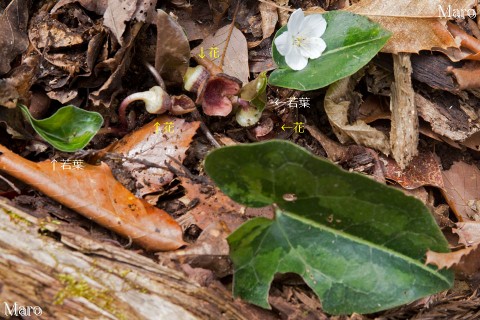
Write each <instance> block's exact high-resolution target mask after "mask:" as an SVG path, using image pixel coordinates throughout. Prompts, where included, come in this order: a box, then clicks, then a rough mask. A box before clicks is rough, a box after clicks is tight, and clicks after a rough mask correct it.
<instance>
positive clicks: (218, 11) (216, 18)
mask: <svg viewBox="0 0 480 320" xmlns="http://www.w3.org/2000/svg"><path fill="white" fill-rule="evenodd" d="M231 2H232V0H208V5H209V6H210V9H211V10H212V13H213V22H214V24H215V25H217V26H218V24H219V23H220V21H221V20H222V18H223V16H224V15H225V13H226V12H227V10H228V8H229V7H230V6H231V5H232V3H231Z"/></svg>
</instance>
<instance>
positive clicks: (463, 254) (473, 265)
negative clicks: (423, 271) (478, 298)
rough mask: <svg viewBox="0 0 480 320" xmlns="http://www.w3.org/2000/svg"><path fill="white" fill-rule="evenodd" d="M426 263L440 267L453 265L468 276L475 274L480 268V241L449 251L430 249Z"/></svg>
mask: <svg viewBox="0 0 480 320" xmlns="http://www.w3.org/2000/svg"><path fill="white" fill-rule="evenodd" d="M425 264H433V265H435V266H437V267H438V268H439V269H443V268H452V267H453V268H454V269H455V270H456V271H457V272H460V273H462V274H464V275H466V276H469V275H473V274H475V273H476V272H477V271H478V270H479V268H480V243H477V244H475V245H474V246H472V247H468V248H465V249H461V250H458V251H454V252H449V253H438V252H434V251H430V250H428V251H427V260H426V262H425Z"/></svg>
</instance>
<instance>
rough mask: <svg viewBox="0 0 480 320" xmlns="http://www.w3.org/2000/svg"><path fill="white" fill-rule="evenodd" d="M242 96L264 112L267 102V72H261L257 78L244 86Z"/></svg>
mask: <svg viewBox="0 0 480 320" xmlns="http://www.w3.org/2000/svg"><path fill="white" fill-rule="evenodd" d="M240 98H242V99H243V100H245V101H248V102H250V103H251V104H252V105H254V106H255V107H256V108H257V110H258V111H260V112H262V111H263V109H264V108H265V104H266V103H267V73H266V72H262V73H260V74H259V75H258V77H257V78H256V79H255V80H252V81H250V82H249V83H247V84H246V85H245V86H243V88H242V91H241V92H240Z"/></svg>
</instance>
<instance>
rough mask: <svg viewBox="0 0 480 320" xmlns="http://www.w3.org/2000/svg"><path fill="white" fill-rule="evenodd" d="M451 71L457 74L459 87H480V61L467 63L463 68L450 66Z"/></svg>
mask: <svg viewBox="0 0 480 320" xmlns="http://www.w3.org/2000/svg"><path fill="white" fill-rule="evenodd" d="M449 71H450V72H451V73H452V74H453V75H454V76H455V80H457V83H458V89H460V90H465V89H478V88H480V63H479V62H472V63H467V64H465V65H464V66H463V67H461V68H450V69H449Z"/></svg>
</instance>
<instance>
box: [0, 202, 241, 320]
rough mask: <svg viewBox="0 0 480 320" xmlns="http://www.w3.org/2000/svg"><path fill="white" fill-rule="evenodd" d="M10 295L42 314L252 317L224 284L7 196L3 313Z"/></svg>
mask: <svg viewBox="0 0 480 320" xmlns="http://www.w3.org/2000/svg"><path fill="white" fill-rule="evenodd" d="M55 238H57V239H58V238H60V240H61V241H58V240H57V239H55ZM5 302H6V303H8V304H9V305H10V306H12V305H13V304H14V303H15V302H16V303H17V305H19V306H39V307H41V308H42V315H41V316H40V317H35V316H34V315H33V313H32V318H30V319H149V320H150V319H247V318H248V317H247V316H246V315H245V314H246V313H245V312H246V311H245V310H242V311H240V310H239V307H238V305H236V304H234V303H233V299H232V297H231V295H230V293H229V292H227V291H225V289H223V288H216V287H213V288H212V287H209V288H204V287H201V286H200V285H199V284H197V283H195V282H193V281H191V280H189V279H187V278H186V277H185V276H184V275H183V274H182V273H180V272H178V271H176V270H172V269H170V268H167V267H165V266H162V265H160V264H158V263H156V262H154V261H153V260H151V259H149V258H147V257H145V256H142V255H139V254H137V253H135V252H134V251H132V250H125V249H122V248H119V247H116V246H114V245H111V244H108V243H105V242H104V241H103V242H100V241H98V240H95V239H90V238H87V237H85V236H82V235H79V234H77V233H73V232H71V231H69V230H68V228H67V227H65V226H63V225H62V224H60V225H59V224H55V223H52V222H45V221H40V220H37V219H36V218H34V217H32V216H31V215H29V214H26V213H24V212H22V211H20V210H18V209H16V208H14V207H12V206H11V205H10V204H9V203H8V201H7V200H4V199H3V198H0V318H2V317H4V316H5V315H4V311H5V310H4V309H5V307H4V304H5Z"/></svg>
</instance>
